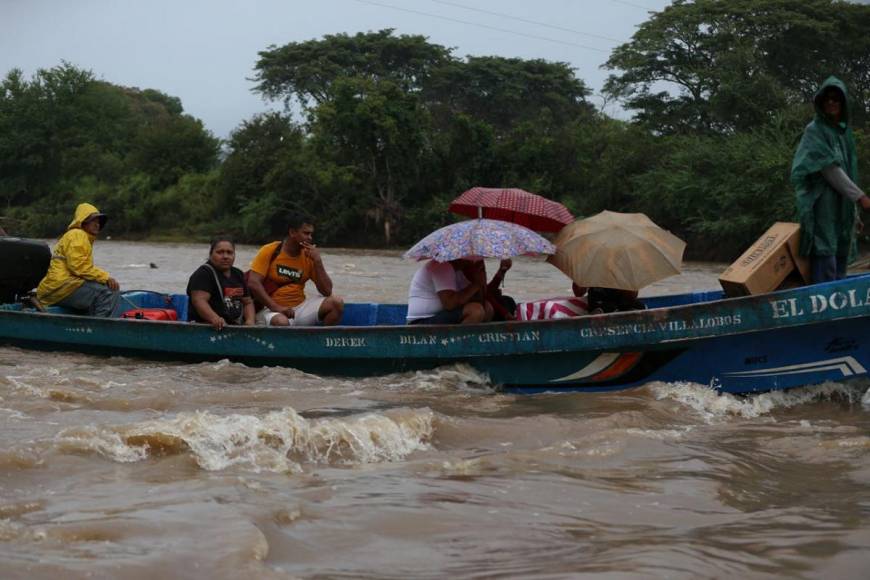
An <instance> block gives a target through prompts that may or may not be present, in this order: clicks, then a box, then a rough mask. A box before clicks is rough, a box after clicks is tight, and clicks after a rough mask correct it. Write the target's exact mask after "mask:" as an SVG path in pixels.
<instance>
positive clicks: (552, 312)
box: [517, 296, 589, 320]
mask: <svg viewBox="0 0 870 580" xmlns="http://www.w3.org/2000/svg"><path fill="white" fill-rule="evenodd" d="M588 313H589V305H588V304H587V303H586V299H585V298H577V297H574V296H571V297H566V298H546V299H544V300H534V301H532V302H520V303H518V304H517V320H549V319H553V318H574V317H575V316H583V315H585V314H588Z"/></svg>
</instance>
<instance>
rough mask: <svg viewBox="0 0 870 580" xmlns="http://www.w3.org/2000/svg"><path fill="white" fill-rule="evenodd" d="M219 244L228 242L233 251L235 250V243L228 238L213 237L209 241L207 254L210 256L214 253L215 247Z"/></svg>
mask: <svg viewBox="0 0 870 580" xmlns="http://www.w3.org/2000/svg"><path fill="white" fill-rule="evenodd" d="M221 242H229V243H230V245H231V246H232V247H233V249H234V250H235V249H236V242H234V241H233V239H232V238H231V237H229V236H215V237H213V238H212V239H211V242H210V245H209V247H208V253H209V255H211V253H212V252H214V248H215V246H217V245H218V244H219V243H221Z"/></svg>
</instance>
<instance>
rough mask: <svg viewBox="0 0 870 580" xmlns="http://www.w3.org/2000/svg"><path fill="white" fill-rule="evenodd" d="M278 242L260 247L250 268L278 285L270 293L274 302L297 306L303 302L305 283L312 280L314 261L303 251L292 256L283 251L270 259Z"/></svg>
mask: <svg viewBox="0 0 870 580" xmlns="http://www.w3.org/2000/svg"><path fill="white" fill-rule="evenodd" d="M280 244H281V242H272V243H271V244H266V245H265V246H263V247H262V248H260V251H259V252H257V255H256V256H254V259H253V260H251V270H253V271H254V272H256V273H257V274H260V275H261V276H263V277H264V278H268V279H270V280H272V281H273V282H275V283H276V284H279V285H280V288H278V289H277V290H275V292H273V293H272V299H273V300H274V301H275V302H277V303H278V304H280V305H281V306H290V307H294V306H298V305H299V304H302V303H303V302H305V283H306V282H308V281H309V280H314V261H313V260H312V259H311V258H309V257H308V256H306V255H305V254H304V253H301V254H299V255H298V256H296V257H293V256H288V255H287V254H285V253H284V252H281V253H280V254H278V257H276V258H275V259H274V260H272V256H273V255H274V254H275V249H276V248H277V247H278V246H279V245H280ZM270 261H271V262H272V264H271V266H270V265H269V262H270ZM267 270H268V272H267Z"/></svg>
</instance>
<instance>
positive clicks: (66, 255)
mask: <svg viewBox="0 0 870 580" xmlns="http://www.w3.org/2000/svg"><path fill="white" fill-rule="evenodd" d="M93 213H99V210H97V208H95V207H94V206H92V205H91V204H89V203H80V204H79V206H78V207H77V208H76V213H75V218H73V221H72V222H71V223H70V225H69V227H68V228H67V229H66V233H65V234H64V235H63V236H61V238H60V240H58V242H57V245H56V246H55V247H54V254H53V255H52V256H51V263H50V264H49V266H48V273H47V274H46V275H45V278H43V279H42V282H40V283H39V287H38V288H37V289H36V297H37V298H38V299H39V301H40V302H42V303H43V304H45V305H46V306H50V305H52V304H57V303H58V302H60V301H61V300H63V299H64V298H66V297H67V296H69V295H70V294H72V293H73V292H75V291H76V290H78V289H79V287H81V285H82V284H84V283H85V280H93V281H94V282H98V283H100V284H105V283H106V282H108V280H109V273H108V272H106V271H104V270H100V269H99V268H97V267H96V266H94V240H95V239H96V237H95V236H92V235H91V234H89V233H87V232H86V231H85V230H83V229H82V222H83V221H85V218H87V217H88V216H89V215H91V214H93Z"/></svg>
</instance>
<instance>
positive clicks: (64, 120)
mask: <svg viewBox="0 0 870 580" xmlns="http://www.w3.org/2000/svg"><path fill="white" fill-rule="evenodd" d="M867 30H870V6H866V5H863V6H862V5H858V4H851V3H847V2H841V1H833V0H769V1H755V0H728V1H723V0H695V1H687V0H676V1H675V2H674V3H673V4H672V5H671V6H669V7H668V8H666V9H665V10H663V11H662V12H659V13H653V14H651V16H650V18H649V20H647V21H646V22H645V23H644V24H643V25H641V26H640V27H639V29H638V30H637V32H636V33H635V34H634V36H633V37H632V38H631V40H630V41H629V42H627V43H625V44H623V45H621V46H619V47H617V48H616V49H615V50H614V51H613V52H612V54H611V55H610V58H609V59H608V60H607V62H606V64H605V67H606V68H607V69H608V70H609V71H610V72H611V75H610V77H609V80H608V81H607V83H606V86H605V88H604V93H605V95H606V97H607V98H608V99H610V100H611V101H618V102H620V103H621V104H622V106H623V107H624V109H625V110H626V111H627V112H628V113H629V114H631V115H633V118H632V120H630V121H623V120H618V119H614V118H611V117H608V116H607V115H606V114H604V113H603V112H601V110H599V109H597V108H596V107H595V106H594V105H593V104H592V102H591V101H590V96H591V91H590V89H589V87H588V86H587V85H586V84H585V83H584V81H583V80H582V78H579V77H578V76H577V74H576V73H577V71H575V70H573V69H571V67H570V66H568V65H567V64H565V63H558V62H548V61H543V60H522V59H516V58H505V57H500V56H470V57H467V58H459V57H457V56H456V55H455V54H454V52H453V51H452V50H451V49H448V48H445V47H443V46H439V45H437V44H434V43H432V42H430V41H429V40H428V39H426V38H425V37H422V36H407V35H402V34H399V33H397V32H396V31H392V30H382V31H378V32H366V33H358V34H354V35H347V34H336V35H330V36H325V37H323V38H320V39H314V40H309V41H305V42H291V43H288V44H286V45H283V46H273V47H269V48H267V49H265V50H263V51H262V52H260V53H259V55H258V59H257V61H256V64H255V78H254V83H255V85H254V90H255V91H256V92H258V93H259V94H261V95H262V96H263V97H265V98H267V99H270V100H273V101H276V102H283V103H285V104H286V109H285V112H282V113H279V112H270V113H263V114H261V115H257V116H255V117H253V118H250V119H245V120H242V121H241V122H240V124H239V125H238V127H237V128H236V129H235V130H234V131H233V132H232V134H231V135H230V136H229V138H228V139H227V140H226V141H225V142H223V143H221V141H220V140H218V139H216V138H215V137H214V136H213V135H212V134H210V133H209V131H207V130H206V129H205V128H204V126H203V124H202V122H201V121H199V120H198V119H195V118H193V117H191V116H190V115H188V114H185V112H184V109H183V106H182V103H181V102H180V100H179V99H177V98H175V97H172V96H169V95H166V94H164V93H162V92H160V91H159V90H155V89H135V88H129V87H122V86H118V85H114V84H111V83H110V82H107V81H104V80H100V79H98V78H97V77H96V76H95V75H94V73H92V72H90V71H87V70H83V69H81V68H78V67H76V66H74V65H72V64H69V63H61V64H59V65H58V66H56V67H54V68H51V69H48V70H40V71H38V72H37V73H35V74H34V75H33V77H31V78H29V79H28V78H25V77H24V75H23V74H22V72H21V71H19V70H12V71H10V72H9V73H8V74H7V75H6V77H5V78H4V79H3V81H2V83H0V203H3V204H4V208H3V209H2V210H0V213H2V215H3V225H4V227H6V229H7V230H10V231H11V232H12V233H15V234H18V235H27V236H46V237H52V236H56V235H57V234H58V232H60V231H62V229H63V228H64V227H65V226H66V224H67V223H68V221H69V217H70V215H71V214H72V208H73V207H74V206H75V204H76V203H78V202H80V201H85V200H86V201H90V202H92V203H94V204H95V205H97V206H98V207H99V208H100V209H101V210H103V211H105V212H106V213H108V214H110V215H111V216H112V222H111V234H112V235H113V236H126V237H148V236H160V237H167V236H177V237H183V238H190V239H199V238H204V237H208V236H209V235H210V234H212V233H214V232H217V231H223V232H230V233H233V234H235V235H236V236H237V237H238V238H239V239H240V240H242V241H249V242H260V241H264V240H269V239H274V236H275V235H277V234H278V233H279V232H281V230H282V216H283V215H285V214H286V213H287V212H288V211H291V210H304V211H306V212H308V213H310V214H311V215H313V216H315V217H316V221H317V231H318V232H317V233H318V240H319V242H320V243H321V244H324V245H326V244H328V245H343V246H365V247H393V246H404V245H408V244H410V243H412V242H413V241H415V240H416V239H418V238H419V237H421V236H422V235H423V234H425V233H426V232H428V231H430V230H432V229H434V228H436V227H439V226H441V225H444V224H446V223H448V222H449V221H451V220H452V219H454V218H453V217H452V216H451V215H449V214H448V213H447V211H446V208H447V205H448V203H449V201H450V200H451V199H452V198H454V197H456V196H457V195H459V194H460V193H461V192H462V191H464V190H466V189H468V188H469V187H473V186H475V185H483V186H506V187H522V188H524V189H527V190H530V191H534V192H536V193H539V194H541V195H544V196H546V197H549V198H552V199H556V200H559V201H561V202H562V203H564V204H566V205H567V206H568V207H569V208H570V209H571V210H572V211H573V212H574V213H575V215H578V216H585V215H591V214H593V213H596V212H598V211H600V210H602V209H609V210H613V211H641V212H644V213H646V214H648V215H649V216H650V217H651V218H652V219H653V220H654V221H656V222H657V223H659V224H660V225H662V226H663V227H666V228H668V229H670V230H672V231H673V232H674V233H675V234H677V235H678V236H680V237H682V238H683V239H685V240H687V242H688V244H689V245H688V255H689V256H691V257H695V258H699V257H703V258H716V259H726V260H727V259H730V258H732V257H734V256H735V255H736V254H738V253H739V252H740V251H742V250H743V249H744V248H745V247H746V245H747V244H749V243H750V242H751V241H752V240H754V239H755V238H756V237H757V236H758V235H759V234H760V233H761V232H762V231H763V230H764V229H765V228H766V227H767V226H768V225H770V224H771V223H772V222H774V221H778V220H786V221H788V220H792V219H793V217H794V215H793V212H794V208H793V199H792V197H793V193H792V188H791V186H790V184H789V182H788V173H789V167H790V163H791V157H792V154H793V151H794V147H795V145H796V143H797V140H798V139H799V138H800V135H801V133H802V131H803V128H804V126H805V125H806V123H807V122H808V121H809V119H810V118H811V117H812V114H813V112H812V106H811V104H810V102H811V99H812V95H813V92H814V91H815V89H816V88H817V86H818V85H819V84H820V82H821V81H822V80H823V79H824V78H825V77H827V76H828V75H829V74H836V75H837V76H839V77H840V78H841V79H843V80H844V81H845V82H846V84H847V86H848V87H849V89H850V93H851V97H852V105H853V107H852V113H853V115H852V122H853V127H854V128H855V130H856V136H857V138H858V151H859V155H860V156H861V159H860V162H861V170H862V175H864V176H867V175H870V138H868V133H867V124H868V121H870V37H868V35H867V34H866V31H867ZM862 185H864V186H865V188H866V185H867V182H866V181H865V182H864V183H863V184H862Z"/></svg>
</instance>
